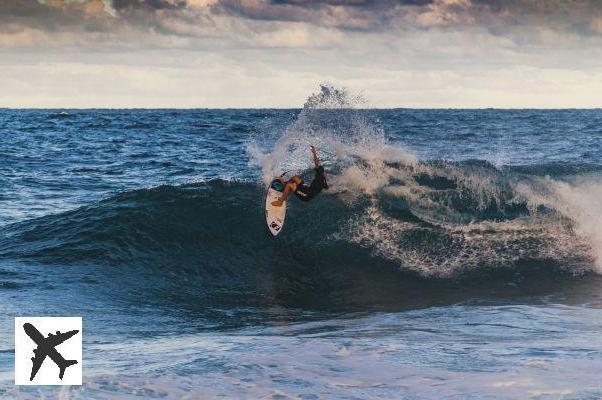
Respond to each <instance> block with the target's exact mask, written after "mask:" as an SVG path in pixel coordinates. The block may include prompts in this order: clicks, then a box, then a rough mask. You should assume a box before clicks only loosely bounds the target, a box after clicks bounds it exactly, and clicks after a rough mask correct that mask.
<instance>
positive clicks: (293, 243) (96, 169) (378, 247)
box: [0, 107, 602, 399]
mask: <svg viewBox="0 0 602 400" xmlns="http://www.w3.org/2000/svg"><path fill="white" fill-rule="evenodd" d="M310 143H313V144H317V145H318V147H319V149H320V153H321V155H322V157H323V159H324V163H325V165H326V169H327V173H328V178H329V183H330V185H331V189H330V190H329V191H327V192H325V193H324V194H322V195H320V196H319V197H318V198H316V200H315V201H313V202H311V203H308V204H305V203H301V202H299V201H296V200H292V201H291V202H290V204H289V213H288V215H287V222H286V225H285V230H284V232H283V233H282V234H281V236H280V237H278V238H277V239H273V238H271V237H268V235H267V234H266V231H265V226H264V217H263V204H262V202H263V193H264V182H265V180H266V179H268V178H269V177H270V176H271V174H274V173H276V171H278V172H280V171H285V170H292V171H293V172H299V173H304V174H306V177H308V178H309V177H310V176H311V173H310V172H308V171H307V169H309V168H310V164H311V161H310V158H309V155H308V151H307V146H308V145H309V144H310ZM601 160H602V111H601V110H549V111H537V110H522V111H512V110H359V111H358V110H352V109H348V108H345V107H341V108H339V109H337V108H335V109H320V108H319V107H318V108H310V109H307V108H306V109H304V110H0V210H2V212H1V213H0V396H3V397H7V398H14V397H19V398H30V397H33V398H35V397H38V396H40V395H46V396H50V397H53V396H57V395H59V394H60V395H62V396H66V397H67V396H69V398H86V399H88V398H113V397H117V398H136V397H142V398H146V397H149V398H164V397H166V398H182V397H183V396H185V395H189V396H190V397H191V398H203V397H206V398H214V397H217V396H220V395H225V396H227V397H231V398H302V399H320V398H323V399H332V398H341V399H349V398H457V399H467V398H475V399H482V398H501V399H514V398H538V399H540V398H541V399H544V398H545V399H547V398H552V399H556V398H567V399H589V398H591V399H594V398H600V397H601V396H602V383H601V382H602V381H601V380H600V373H601V372H602V336H601V333H602V312H601V311H600V310H601V306H602V279H601V278H600V275H599V273H598V272H599V271H602V211H601V210H602V208H601V207H600V206H601V205H602V200H600V199H602V162H601ZM52 315H57V316H58V315H61V316H67V315H68V316H83V318H84V386H83V387H72V388H58V389H56V388H54V389H53V388H48V387H46V388H25V387H21V388H19V389H17V388H15V387H14V386H13V383H12V380H13V373H12V368H13V358H14V344H13V318H14V317H15V316H52Z"/></svg>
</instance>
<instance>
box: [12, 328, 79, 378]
mask: <svg viewBox="0 0 602 400" xmlns="http://www.w3.org/2000/svg"><path fill="white" fill-rule="evenodd" d="M23 329H24V330H25V333H27V336H29V337H30V338H31V340H33V341H34V342H35V343H36V344H37V345H38V347H37V348H36V349H34V350H33V353H34V354H35V357H31V361H32V362H33V366H32V368H31V376H30V377H29V381H33V378H34V377H35V376H36V374H37V373H38V371H39V370H40V367H41V366H42V363H43V362H44V360H45V359H46V356H48V357H50V359H51V360H52V361H54V363H55V364H56V365H57V366H58V367H59V368H60V372H59V379H61V380H62V379H63V375H64V374H65V369H66V368H67V367H68V366H70V365H74V364H77V361H76V360H65V358H64V357H63V356H62V355H61V354H60V353H59V352H58V351H57V350H56V349H55V347H56V346H58V345H59V344H61V343H63V342H64V341H65V340H67V339H69V338H71V337H72V336H74V335H76V334H77V333H78V332H79V331H78V330H73V331H69V332H65V333H61V332H60V331H57V332H56V335H53V334H52V333H49V334H48V337H47V338H45V337H44V335H42V334H41V333H40V331H38V330H37V329H36V327H35V326H33V325H32V324H30V323H25V324H23Z"/></svg>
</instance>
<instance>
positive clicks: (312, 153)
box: [310, 146, 320, 169]
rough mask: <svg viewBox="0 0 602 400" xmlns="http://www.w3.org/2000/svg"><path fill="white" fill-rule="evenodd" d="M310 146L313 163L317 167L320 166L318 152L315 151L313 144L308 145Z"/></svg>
mask: <svg viewBox="0 0 602 400" xmlns="http://www.w3.org/2000/svg"><path fill="white" fill-rule="evenodd" d="M310 148H311V155H312V156H313V157H314V165H315V166H316V167H315V168H316V169H317V168H318V167H319V166H320V159H319V158H318V153H317V152H316V148H315V147H314V146H310Z"/></svg>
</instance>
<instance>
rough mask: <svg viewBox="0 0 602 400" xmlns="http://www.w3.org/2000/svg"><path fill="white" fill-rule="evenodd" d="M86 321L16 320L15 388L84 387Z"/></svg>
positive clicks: (53, 318)
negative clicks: (84, 327) (44, 386)
mask: <svg viewBox="0 0 602 400" xmlns="http://www.w3.org/2000/svg"><path fill="white" fill-rule="evenodd" d="M82 335H83V332H82V318H81V317H16V318H15V384H16V385H81V384H82V363H83V362H82V337H83V336H82Z"/></svg>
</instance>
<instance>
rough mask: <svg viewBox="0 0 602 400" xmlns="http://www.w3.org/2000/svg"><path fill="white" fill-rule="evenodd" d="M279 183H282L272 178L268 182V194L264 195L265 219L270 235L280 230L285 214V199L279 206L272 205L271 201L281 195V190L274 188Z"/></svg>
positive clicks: (277, 186)
mask: <svg viewBox="0 0 602 400" xmlns="http://www.w3.org/2000/svg"><path fill="white" fill-rule="evenodd" d="M275 182H276V184H275ZM281 185H282V184H281V183H280V182H279V181H278V180H276V179H274V180H273V181H272V182H271V183H270V187H269V188H268V194H267V196H266V197H265V220H266V223H267V224H268V229H269V231H270V233H271V234H272V236H276V235H278V234H279V233H280V232H282V227H283V226H284V217H285V216H286V201H285V202H284V203H283V204H282V206H280V207H276V206H273V205H272V202H273V201H275V200H278V199H279V198H280V196H282V192H281V191H280V190H276V188H279V187H280V186H281Z"/></svg>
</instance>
